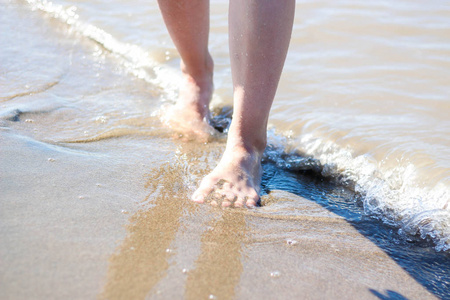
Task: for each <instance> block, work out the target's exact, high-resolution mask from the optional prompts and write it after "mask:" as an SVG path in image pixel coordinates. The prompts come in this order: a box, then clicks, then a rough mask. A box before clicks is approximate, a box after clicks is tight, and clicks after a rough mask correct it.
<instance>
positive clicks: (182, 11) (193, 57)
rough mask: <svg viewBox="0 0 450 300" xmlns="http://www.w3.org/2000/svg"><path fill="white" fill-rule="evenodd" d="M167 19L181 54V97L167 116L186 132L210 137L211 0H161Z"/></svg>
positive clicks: (171, 122) (211, 72) (211, 74)
mask: <svg viewBox="0 0 450 300" xmlns="http://www.w3.org/2000/svg"><path fill="white" fill-rule="evenodd" d="M158 3H159V7H160V9H161V12H162V15H163V18H164V22H165V23H166V26H167V29H168V31H169V34H170V36H171V38H172V40H173V42H174V44H175V47H176V48H177V50H178V52H179V53H180V56H181V70H182V73H183V80H184V82H183V85H182V86H181V88H180V99H179V100H178V101H177V104H176V105H175V107H174V108H173V109H172V110H170V111H169V112H168V113H167V114H166V115H165V116H164V119H165V121H166V122H167V123H168V124H169V126H171V127H173V128H175V129H177V130H178V131H181V133H183V134H186V135H194V136H200V137H206V136H208V135H209V134H210V133H211V132H212V131H213V129H212V128H211V126H209V102H210V100H211V96H212V93H213V61H212V58H211V55H210V54H209V51H208V35H209V0H159V1H158Z"/></svg>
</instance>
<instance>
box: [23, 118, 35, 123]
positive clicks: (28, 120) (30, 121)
mask: <svg viewBox="0 0 450 300" xmlns="http://www.w3.org/2000/svg"><path fill="white" fill-rule="evenodd" d="M33 122H34V120H33V119H26V120H25V123H33Z"/></svg>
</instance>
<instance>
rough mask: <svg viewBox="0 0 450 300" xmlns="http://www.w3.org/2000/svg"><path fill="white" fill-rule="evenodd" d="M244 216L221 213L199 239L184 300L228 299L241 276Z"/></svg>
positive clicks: (228, 212)
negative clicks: (195, 258) (200, 240)
mask: <svg viewBox="0 0 450 300" xmlns="http://www.w3.org/2000/svg"><path fill="white" fill-rule="evenodd" d="M245 233H246V222H245V215H244V214H241V213H239V212H238V211H236V210H225V211H223V214H222V216H221V219H220V220H218V221H215V224H213V225H212V226H211V227H210V228H209V230H207V231H206V232H205V233H204V234H203V236H202V249H201V254H200V256H199V258H198V259H197V261H196V262H195V270H192V271H191V272H189V275H188V279H187V283H186V294H185V295H186V299H211V298H213V299H216V298H217V299H232V298H233V296H234V293H235V288H236V286H237V285H238V283H239V279H240V276H241V274H242V270H243V267H242V262H241V252H242V244H243V242H244V239H245Z"/></svg>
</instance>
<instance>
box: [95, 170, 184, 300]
mask: <svg viewBox="0 0 450 300" xmlns="http://www.w3.org/2000/svg"><path fill="white" fill-rule="evenodd" d="M179 173H180V168H177V167H176V166H172V165H169V164H165V165H162V166H161V167H160V168H159V169H157V170H154V172H153V174H152V175H151V176H150V178H149V180H148V183H147V186H148V187H149V188H150V193H149V195H148V196H147V198H146V199H145V200H147V199H148V198H149V197H150V196H152V195H154V194H155V193H158V187H159V186H161V185H163V187H164V189H163V191H161V192H159V193H158V194H157V196H156V197H155V200H154V202H153V203H154V204H155V206H154V207H152V208H151V209H149V210H147V209H143V210H141V211H139V212H137V213H136V214H135V215H133V216H132V217H131V218H130V225H129V226H128V228H127V231H128V234H127V237H126V238H125V240H124V241H123V243H122V245H121V246H120V248H119V251H118V253H117V254H114V255H113V256H112V257H111V259H110V264H109V269H108V275H107V283H106V285H105V287H104V291H103V293H102V294H101V295H100V298H101V299H144V298H145V297H146V295H147V294H148V293H149V291H151V289H152V288H153V287H154V286H155V284H157V283H158V282H159V281H160V280H161V279H162V278H163V277H164V275H165V272H166V271H167V269H168V267H169V264H168V258H169V256H170V255H171V251H170V248H169V247H170V245H171V243H172V241H173V240H174V238H175V234H176V233H177V231H178V228H179V224H180V217H181V215H182V203H183V202H182V201H181V200H182V199H183V198H185V197H186V192H184V191H183V190H184V189H178V188H177V185H178V184H180V180H179V178H180V174H179ZM162 176H164V178H161V177H162ZM161 179H163V180H162V181H161Z"/></svg>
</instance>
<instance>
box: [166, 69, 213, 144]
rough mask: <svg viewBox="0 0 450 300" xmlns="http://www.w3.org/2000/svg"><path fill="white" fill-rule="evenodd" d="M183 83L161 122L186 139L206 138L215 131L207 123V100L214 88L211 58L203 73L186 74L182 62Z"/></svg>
mask: <svg viewBox="0 0 450 300" xmlns="http://www.w3.org/2000/svg"><path fill="white" fill-rule="evenodd" d="M181 69H182V71H183V84H182V86H181V87H180V95H179V99H178V101H177V103H176V104H175V105H174V106H173V107H171V108H169V109H168V110H167V111H166V112H164V114H163V116H162V120H163V122H164V123H165V124H166V125H167V126H169V127H170V128H172V129H173V130H175V131H176V132H178V133H179V134H181V135H182V136H183V138H186V139H200V140H208V139H209V138H210V137H211V136H212V135H213V134H214V132H215V130H214V128H213V127H212V126H211V125H210V124H209V121H210V111H209V102H210V101H211V97H212V94H213V90H214V85H213V74H212V72H213V70H212V60H211V66H208V69H207V70H206V71H204V72H203V74H200V75H196V76H195V77H194V76H192V75H190V74H188V73H187V72H186V71H185V68H184V66H183V64H182V66H181Z"/></svg>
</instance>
